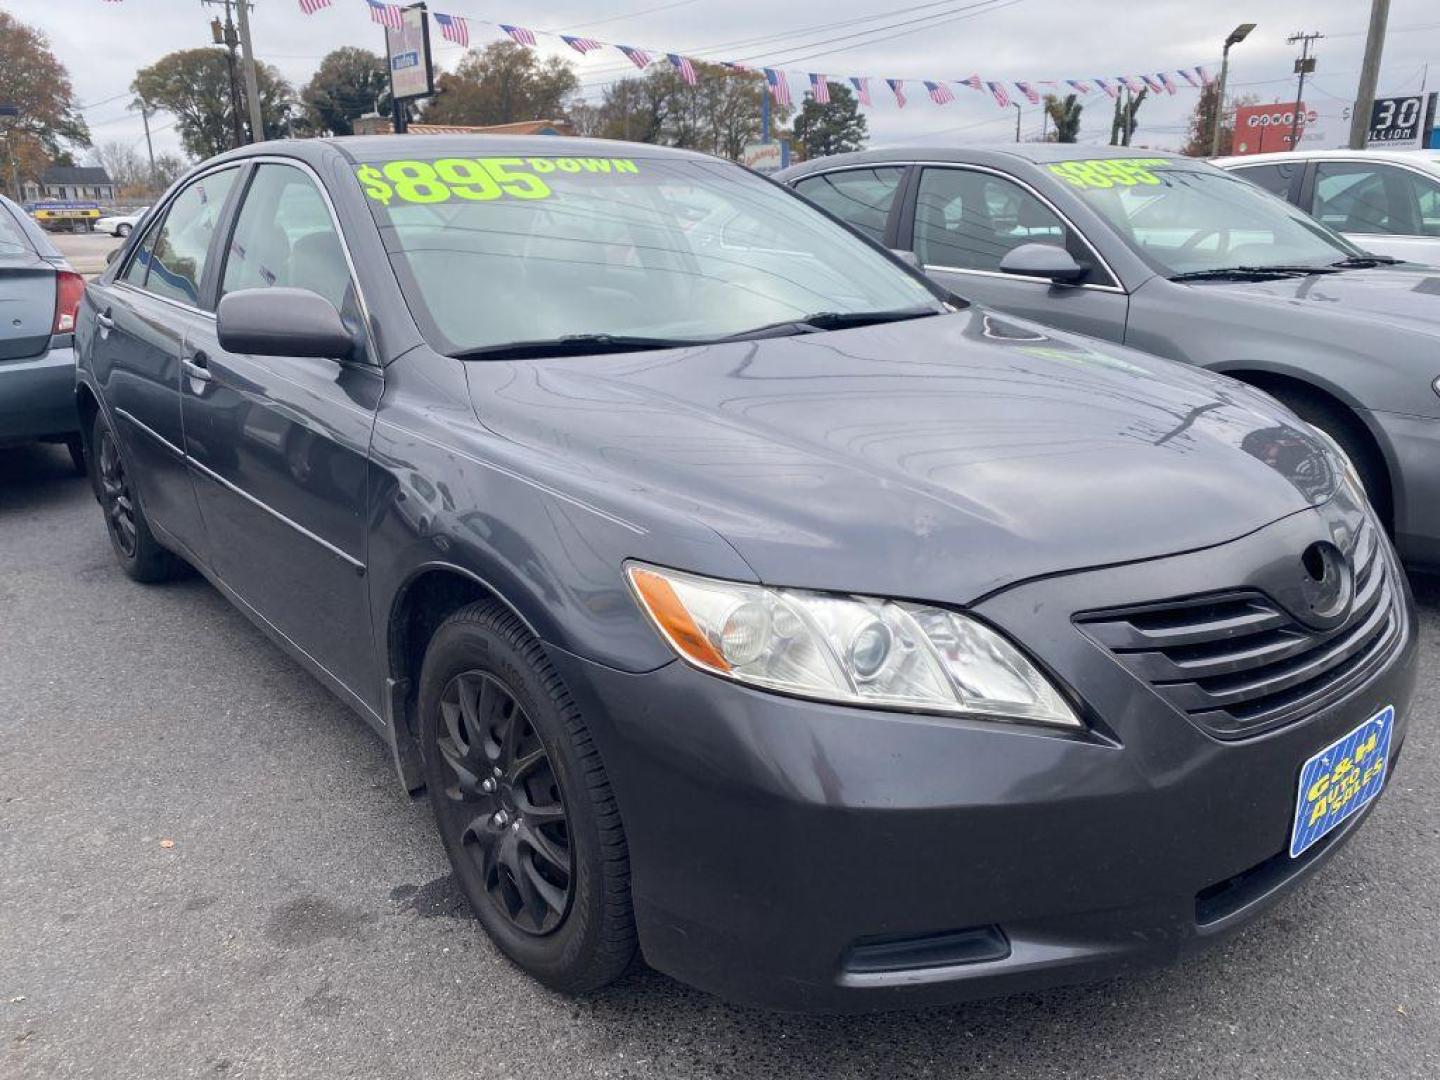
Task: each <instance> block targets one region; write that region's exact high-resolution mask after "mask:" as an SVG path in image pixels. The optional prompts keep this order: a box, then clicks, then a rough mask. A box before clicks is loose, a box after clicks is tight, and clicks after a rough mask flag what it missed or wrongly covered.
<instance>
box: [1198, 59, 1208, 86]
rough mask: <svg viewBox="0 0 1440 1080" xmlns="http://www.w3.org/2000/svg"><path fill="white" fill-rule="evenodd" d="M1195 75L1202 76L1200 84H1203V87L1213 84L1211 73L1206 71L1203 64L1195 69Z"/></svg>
mask: <svg viewBox="0 0 1440 1080" xmlns="http://www.w3.org/2000/svg"><path fill="white" fill-rule="evenodd" d="M1195 74H1196V75H1199V76H1200V82H1201V83H1202V84H1203V85H1205V86H1209V85H1210V82H1211V79H1210V73H1209V72H1208V71H1206V70H1205V66H1204V65H1203V64H1202V65H1201V66H1199V67H1197V68H1196V69H1195Z"/></svg>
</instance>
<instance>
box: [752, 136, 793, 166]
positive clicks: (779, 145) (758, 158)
mask: <svg viewBox="0 0 1440 1080" xmlns="http://www.w3.org/2000/svg"><path fill="white" fill-rule="evenodd" d="M740 164H741V165H744V166H745V167H746V168H747V169H754V170H755V171H756V172H760V173H773V172H779V171H780V170H781V169H783V168H785V166H787V165H789V164H790V144H789V143H788V142H786V141H784V140H783V139H782V140H780V141H778V142H754V143H746V144H745V149H744V150H742V151H741V152H740Z"/></svg>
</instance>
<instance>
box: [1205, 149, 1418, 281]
mask: <svg viewBox="0 0 1440 1080" xmlns="http://www.w3.org/2000/svg"><path fill="white" fill-rule="evenodd" d="M1214 164H1215V165H1218V166H1219V167H1220V168H1222V169H1226V170H1228V171H1230V172H1232V173H1234V174H1235V175H1236V176H1243V177H1244V178H1245V179H1246V180H1249V181H1250V182H1251V183H1254V184H1259V185H1260V186H1261V187H1263V188H1264V189H1265V190H1266V191H1268V192H1270V193H1271V194H1273V195H1279V196H1280V197H1281V198H1282V199H1286V200H1288V201H1289V202H1292V203H1294V204H1295V205H1296V206H1298V207H1300V208H1301V209H1302V210H1304V211H1306V212H1307V213H1309V214H1310V215H1311V216H1312V217H1314V218H1315V219H1316V220H1318V221H1320V222H1322V223H1323V224H1325V225H1328V226H1329V227H1330V228H1332V229H1334V230H1335V231H1336V232H1338V233H1344V234H1345V236H1346V237H1348V238H1349V239H1350V240H1352V241H1353V242H1354V243H1356V244H1358V245H1359V246H1360V247H1362V248H1364V249H1365V250H1366V251H1374V252H1377V253H1379V254H1381V255H1390V256H1393V257H1394V258H1397V259H1406V260H1408V261H1410V262H1418V263H1426V264H1429V265H1431V266H1440V150H1304V151H1300V152H1297V153H1284V154H1252V155H1250V156H1248V157H1227V158H1217V159H1216V160H1215V161H1214Z"/></svg>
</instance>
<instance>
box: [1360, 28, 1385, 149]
mask: <svg viewBox="0 0 1440 1080" xmlns="http://www.w3.org/2000/svg"><path fill="white" fill-rule="evenodd" d="M1389 19H1390V0H1370V32H1369V33H1368V34H1367V35H1366V37H1365V59H1364V61H1363V62H1362V63H1361V65H1360V86H1359V88H1358V89H1357V90H1356V91H1355V111H1354V112H1352V113H1351V114H1350V149H1351V150H1364V149H1365V141H1366V140H1367V139H1368V138H1369V137H1370V113H1371V111H1372V110H1373V109H1374V108H1375V86H1376V84H1377V83H1378V82H1379V81H1380V55H1381V53H1383V52H1384V51H1385V24H1386V23H1387V22H1388V21H1389Z"/></svg>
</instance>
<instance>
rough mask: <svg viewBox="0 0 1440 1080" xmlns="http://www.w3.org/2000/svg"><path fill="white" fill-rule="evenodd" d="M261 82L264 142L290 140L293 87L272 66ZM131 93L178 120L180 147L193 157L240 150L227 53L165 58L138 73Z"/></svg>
mask: <svg viewBox="0 0 1440 1080" xmlns="http://www.w3.org/2000/svg"><path fill="white" fill-rule="evenodd" d="M255 76H256V81H257V83H258V84H259V89H260V116H261V120H262V122H263V124H264V128H265V130H264V132H263V138H266V139H279V138H282V137H283V136H284V135H285V134H286V124H287V121H288V119H289V116H290V101H291V98H292V97H293V96H294V93H293V91H292V90H291V89H290V84H289V83H287V82H286V81H285V79H284V78H283V77H282V76H281V75H280V73H279V72H278V71H276V70H275V68H273V67H271V66H270V65H269V64H256V65H255ZM130 89H131V90H133V91H134V92H135V96H136V97H137V98H138V99H139V100H140V101H143V102H145V103H146V104H147V105H149V107H150V108H152V109H163V110H164V111H165V112H168V113H170V114H171V115H172V116H174V117H175V127H176V129H177V130H178V131H179V132H180V142H181V143H182V144H183V145H184V147H185V151H186V152H187V153H188V154H190V155H191V156H193V157H196V158H199V159H201V160H203V159H205V158H208V157H213V156H214V155H215V154H218V153H221V152H222V151H225V150H228V149H230V148H231V147H232V146H234V143H235V136H234V131H235V125H234V117H233V109H232V104H233V103H232V101H231V97H230V70H229V67H228V65H227V63H226V57H225V50H223V49H181V50H180V51H179V52H173V53H170V54H169V55H168V56H162V57H161V58H160V59H159V60H157V61H156V62H155V63H153V64H151V65H150V66H149V67H147V68H141V69H140V70H139V71H137V72H136V73H135V81H134V82H132V83H131V84H130ZM242 92H243V91H242ZM248 115H249V113H248V110H247V109H246V107H245V104H244V103H243V102H241V103H240V116H241V119H242V120H245V119H247V118H248Z"/></svg>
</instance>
